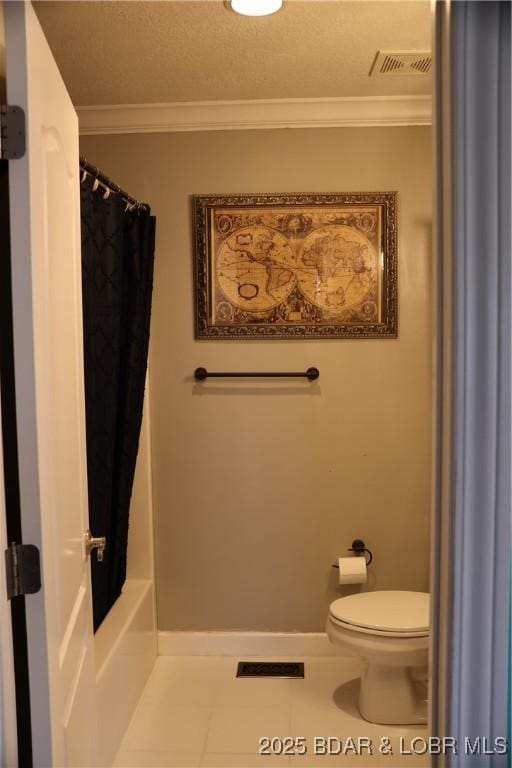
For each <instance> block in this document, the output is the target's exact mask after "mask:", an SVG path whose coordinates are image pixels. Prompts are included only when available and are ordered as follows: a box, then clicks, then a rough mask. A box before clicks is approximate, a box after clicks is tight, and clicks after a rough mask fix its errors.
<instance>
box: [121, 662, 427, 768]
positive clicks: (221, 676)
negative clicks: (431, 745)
mask: <svg viewBox="0 0 512 768" xmlns="http://www.w3.org/2000/svg"><path fill="white" fill-rule="evenodd" d="M244 660H245V659H244ZM247 660H248V659H247ZM251 660H257V659H253V658H251ZM275 660H276V659H272V661H275ZM294 660H295V659H289V661H294ZM238 661H239V659H238V658H231V657H212V656H208V657H201V656H199V657H197V656H196V657H190V656H179V657H178V656H160V657H159V658H158V659H157V662H156V665H155V668H154V669H153V672H152V673H151V676H150V678H149V681H148V683H147V685H146V687H145V689H144V691H143V693H142V696H141V699H140V702H139V704H138V707H137V709H136V711H135V713H134V716H133V718H132V721H131V723H130V726H129V728H128V730H127V732H126V734H125V736H124V739H123V742H122V744H121V748H120V751H119V753H118V754H117V757H116V759H115V762H114V766H115V768H155V767H158V768H200V767H202V768H252V767H253V766H265V765H268V766H271V767H272V766H285V765H286V766H290V767H291V766H297V768H317V767H321V766H326V768H330V767H331V766H340V767H341V766H346V767H347V768H353V767H354V766H359V768H373V767H374V766H375V767H376V768H377V766H378V767H379V768H381V767H382V768H402V766H404V768H405V767H406V766H414V767H416V766H427V765H428V764H429V761H428V758H427V757H426V756H425V755H420V754H412V755H410V756H409V755H406V754H404V751H405V748H409V746H410V742H411V739H414V738H415V737H417V738H418V739H422V738H426V735H427V731H426V728H422V727H420V726H411V727H402V728H397V727H392V726H378V725H374V724H371V723H367V722H366V721H364V720H362V719H361V717H360V716H359V714H358V711H357V706H356V702H357V693H358V685H359V681H358V671H359V666H358V662H357V661H355V660H354V659H348V658H338V657H329V658H327V657H325V658H324V657H322V658H316V657H315V658H304V659H300V661H304V662H305V678H304V679H290V680H280V679H271V678H236V676H235V675H236V667H237V663H238ZM263 736H268V737H278V739H284V738H285V737H287V736H293V737H304V738H305V744H306V747H307V752H306V754H302V755H300V754H291V755H284V754H272V755H270V756H262V755H259V754H258V750H259V739H260V738H261V737H263ZM329 736H333V737H336V741H333V742H332V743H333V744H334V745H335V747H336V749H337V750H338V751H339V748H340V742H341V744H343V745H346V740H347V739H348V738H349V737H351V738H352V739H353V740H354V742H355V741H356V740H357V738H358V737H363V738H364V737H366V738H367V739H371V740H372V744H373V754H372V755H369V754H368V749H365V748H363V749H362V754H359V755H357V754H354V753H351V752H350V749H349V750H348V752H347V753H346V754H330V755H327V756H325V755H320V754H318V749H317V750H315V749H314V742H313V739H314V737H329ZM383 737H389V739H390V744H391V748H392V750H393V753H394V754H393V755H390V754H386V755H383V754H381V753H380V752H379V746H380V744H381V743H382V742H381V741H380V740H381V738H383ZM400 737H402V739H403V742H402V745H403V746H401V744H400ZM422 743H423V742H422V741H417V742H415V744H416V750H410V749H409V751H412V752H414V751H416V752H421V746H422ZM281 744H282V742H281V741H277V742H276V746H277V749H279V746H280V745H281ZM384 749H386V748H385V747H384ZM315 751H316V752H317V754H315Z"/></svg>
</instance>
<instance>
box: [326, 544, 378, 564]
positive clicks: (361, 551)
mask: <svg viewBox="0 0 512 768" xmlns="http://www.w3.org/2000/svg"><path fill="white" fill-rule="evenodd" d="M347 552H354V553H355V554H356V556H359V555H364V556H365V559H366V554H365V553H368V560H366V566H367V567H368V566H369V565H370V563H371V562H372V560H373V553H372V552H371V550H369V549H368V547H367V546H366V544H365V543H364V541H363V540H362V539H354V541H353V542H352V546H351V547H349V548H348V550H347ZM332 567H333V568H339V565H337V564H336V563H333V564H332Z"/></svg>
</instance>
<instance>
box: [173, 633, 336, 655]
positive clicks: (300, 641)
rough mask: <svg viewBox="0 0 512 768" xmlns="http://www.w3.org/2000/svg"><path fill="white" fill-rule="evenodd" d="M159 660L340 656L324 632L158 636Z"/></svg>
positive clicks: (175, 634)
mask: <svg viewBox="0 0 512 768" xmlns="http://www.w3.org/2000/svg"><path fill="white" fill-rule="evenodd" d="M158 653H159V654H160V656H244V657H247V658H248V657H256V656H266V657H269V656H273V657H275V658H276V659H279V658H283V657H287V658H289V657H299V656H300V657H303V656H340V655H342V654H340V653H339V651H338V649H337V648H336V647H335V646H333V645H332V644H331V643H330V642H329V639H328V637H327V635H326V634H325V632H180V631H175V632H172V631H171V632H163V631H161V632H159V633H158Z"/></svg>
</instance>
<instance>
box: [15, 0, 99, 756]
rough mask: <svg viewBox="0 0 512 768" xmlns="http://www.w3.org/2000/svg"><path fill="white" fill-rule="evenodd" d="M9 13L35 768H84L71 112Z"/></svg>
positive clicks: (87, 734) (84, 564)
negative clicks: (35, 582)
mask: <svg viewBox="0 0 512 768" xmlns="http://www.w3.org/2000/svg"><path fill="white" fill-rule="evenodd" d="M4 10H5V25H6V54H7V62H6V63H7V100H8V103H9V104H12V105H17V106H20V107H22V108H23V109H24V110H25V115H26V127H27V136H26V143H27V151H26V154H25V156H24V157H23V158H21V159H18V160H12V161H10V164H9V177H10V185H9V189H10V209H11V213H10V222H11V237H12V242H11V245H12V275H13V278H12V280H13V304H14V354H15V378H16V397H17V404H16V417H17V426H18V447H19V471H20V492H21V510H22V529H23V539H24V543H26V544H35V545H36V546H37V547H39V549H40V552H41V563H42V582H43V587H42V590H41V592H39V593H38V594H35V595H30V596H28V597H27V598H26V610H27V635H28V650H29V673H30V689H31V708H32V730H33V745H34V765H35V766H36V767H37V768H45V767H46V766H52V767H53V766H66V768H68V766H77V765H82V766H89V767H90V766H93V765H94V764H95V755H94V745H95V706H94V692H95V671H94V658H93V632H92V608H91V585H90V572H89V562H88V559H87V557H86V554H85V547H84V532H85V530H86V529H87V528H88V524H87V520H88V511H87V476H86V448H85V415H84V382H83V360H82V354H83V353H82V303H81V260H80V200H79V180H78V172H79V171H78V165H79V153H78V119H77V115H76V113H75V110H74V109H73V105H72V103H71V101H70V99H69V96H68V94H67V91H66V88H65V86H64V83H63V82H62V79H61V77H60V74H59V71H58V69H57V66H56V64H55V61H54V60H53V57H52V54H51V52H50V49H49V47H48V45H47V42H46V39H45V37H44V35H43V32H42V30H41V27H40V25H39V22H38V20H37V17H36V15H35V13H34V10H33V8H32V6H31V5H30V3H28V2H7V3H4Z"/></svg>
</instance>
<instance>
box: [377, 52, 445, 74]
mask: <svg viewBox="0 0 512 768" xmlns="http://www.w3.org/2000/svg"><path fill="white" fill-rule="evenodd" d="M431 67H432V55H431V53H430V51H377V55H376V56H375V59H374V61H373V64H372V68H371V69H370V73H369V74H370V77H392V76H395V77H396V76H399V77H403V76H404V75H428V74H429V72H430V69H431Z"/></svg>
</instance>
